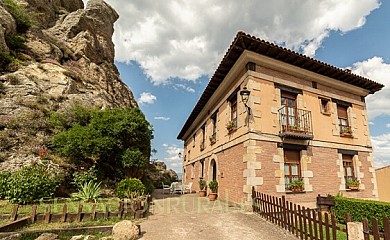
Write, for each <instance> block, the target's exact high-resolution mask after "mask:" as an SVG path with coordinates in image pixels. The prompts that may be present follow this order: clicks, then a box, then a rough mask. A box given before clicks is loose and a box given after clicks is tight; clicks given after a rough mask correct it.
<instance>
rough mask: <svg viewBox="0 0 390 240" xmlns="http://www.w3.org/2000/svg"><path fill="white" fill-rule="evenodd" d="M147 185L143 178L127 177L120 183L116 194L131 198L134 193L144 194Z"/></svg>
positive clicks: (120, 196)
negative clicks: (142, 180)
mask: <svg viewBox="0 0 390 240" xmlns="http://www.w3.org/2000/svg"><path fill="white" fill-rule="evenodd" d="M144 192H145V186H144V184H143V183H142V182H141V180H139V179H137V178H126V179H123V180H122V181H120V182H119V183H118V186H117V188H116V194H117V195H118V197H119V198H129V197H131V196H132V194H139V195H143V194H144Z"/></svg>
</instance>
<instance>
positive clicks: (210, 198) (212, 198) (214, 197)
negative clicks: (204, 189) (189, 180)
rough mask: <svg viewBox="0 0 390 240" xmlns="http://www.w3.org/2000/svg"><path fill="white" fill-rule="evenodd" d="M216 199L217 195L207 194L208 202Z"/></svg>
mask: <svg viewBox="0 0 390 240" xmlns="http://www.w3.org/2000/svg"><path fill="white" fill-rule="evenodd" d="M215 199H217V193H209V200H210V201H215Z"/></svg>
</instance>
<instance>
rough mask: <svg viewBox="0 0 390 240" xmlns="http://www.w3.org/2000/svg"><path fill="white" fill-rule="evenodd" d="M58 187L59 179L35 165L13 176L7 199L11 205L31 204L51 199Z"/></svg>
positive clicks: (10, 179)
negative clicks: (47, 198) (42, 199)
mask: <svg viewBox="0 0 390 240" xmlns="http://www.w3.org/2000/svg"><path fill="white" fill-rule="evenodd" d="M58 185H59V179H58V178H56V177H55V176H53V174H52V173H50V172H49V171H47V170H46V167H45V166H43V165H38V164H34V165H31V166H28V167H23V168H22V169H20V170H18V171H16V172H14V173H13V174H12V175H11V177H10V178H9V189H8V191H7V193H6V195H7V196H6V198H7V199H9V201H10V202H11V203H16V204H29V203H33V202H36V201H38V200H39V199H41V198H44V197H51V196H52V195H53V194H54V192H55V190H56V188H57V187H58Z"/></svg>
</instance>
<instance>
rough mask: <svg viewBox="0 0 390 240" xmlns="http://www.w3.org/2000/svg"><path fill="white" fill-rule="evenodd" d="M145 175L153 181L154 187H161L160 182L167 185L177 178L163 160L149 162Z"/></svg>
mask: <svg viewBox="0 0 390 240" xmlns="http://www.w3.org/2000/svg"><path fill="white" fill-rule="evenodd" d="M147 177H148V178H149V179H150V180H151V181H152V182H153V185H154V187H156V188H161V187H162V183H164V184H168V185H169V184H171V183H172V182H177V181H178V180H179V179H178V176H177V173H176V172H175V171H173V170H172V169H167V165H166V164H165V163H164V162H155V163H153V164H150V166H149V168H148V171H147Z"/></svg>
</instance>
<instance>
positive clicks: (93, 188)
mask: <svg viewBox="0 0 390 240" xmlns="http://www.w3.org/2000/svg"><path fill="white" fill-rule="evenodd" d="M100 184H101V182H99V183H97V182H94V181H93V180H90V181H89V182H86V183H84V184H83V185H81V186H80V188H79V192H77V193H74V194H72V197H74V198H77V199H81V200H83V201H87V202H92V201H93V202H96V199H97V198H98V197H99V196H100V195H101V194H102V191H101V187H100Z"/></svg>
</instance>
